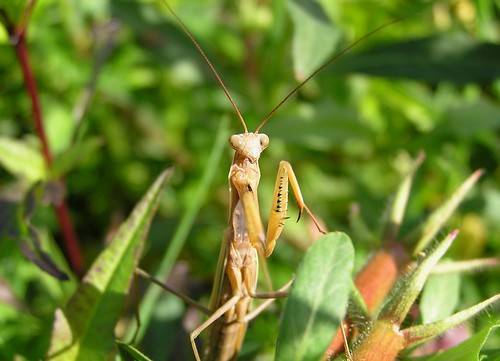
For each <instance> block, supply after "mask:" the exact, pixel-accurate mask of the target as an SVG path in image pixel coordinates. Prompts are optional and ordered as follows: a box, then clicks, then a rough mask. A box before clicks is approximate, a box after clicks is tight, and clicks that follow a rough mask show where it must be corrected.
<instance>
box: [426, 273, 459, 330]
mask: <svg viewBox="0 0 500 361" xmlns="http://www.w3.org/2000/svg"><path fill="white" fill-rule="evenodd" d="M459 296H460V275H459V274H456V273H451V274H442V275H431V276H430V277H429V278H428V279H427V282H426V283H425V286H424V289H423V291H422V299H421V300H420V311H421V312H422V323H424V324H425V323H429V322H434V321H437V320H441V319H443V318H445V317H448V316H449V315H451V314H452V313H453V311H455V309H456V307H457V305H458V301H459Z"/></svg>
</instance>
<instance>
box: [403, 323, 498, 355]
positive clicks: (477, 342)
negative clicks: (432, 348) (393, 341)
mask: <svg viewBox="0 0 500 361" xmlns="http://www.w3.org/2000/svg"><path fill="white" fill-rule="evenodd" d="M499 327H500V324H497V325H493V326H491V327H488V328H485V329H484V330H481V331H479V332H478V333H476V334H475V335H474V336H472V337H471V338H469V339H468V340H466V341H464V342H462V343H460V344H459V345H457V346H455V347H453V348H450V349H448V350H446V351H442V352H439V353H437V354H435V355H429V356H424V357H418V358H408V359H405V360H411V361H451V360H453V361H479V360H481V359H482V358H479V352H480V351H481V349H482V348H483V345H484V343H485V342H486V339H487V338H488V336H489V335H490V333H491V332H495V331H497V332H498V328H499Z"/></svg>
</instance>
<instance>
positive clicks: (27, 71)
mask: <svg viewBox="0 0 500 361" xmlns="http://www.w3.org/2000/svg"><path fill="white" fill-rule="evenodd" d="M31 4H33V3H31ZM30 10H31V9H30V8H28V9H27V10H26V11H30ZM25 18H27V17H25ZM25 25H26V24H24V26H21V27H19V28H16V27H12V28H11V29H10V30H11V34H10V35H11V37H12V38H13V39H15V48H16V54H17V57H18V58H19V63H20V64H21V69H22V72H23V77H24V84H25V86H26V91H27V92H28V95H29V98H30V100H31V106H32V111H33V119H34V122H35V128H36V131H37V134H38V137H39V138H40V142H41V143H42V152H43V156H44V159H45V163H46V165H47V168H49V169H50V166H51V165H52V154H51V153H50V148H49V144H48V141H47V137H46V136H45V129H44V126H43V124H44V122H43V117H42V111H41V106H40V101H39V97H38V88H37V86H36V82H35V77H34V75H33V72H32V71H31V67H30V63H29V57H28V49H27V46H26V36H25V29H26V28H25ZM60 182H61V183H62V184H64V182H63V180H62V179H61V180H60ZM54 207H55V210H56V214H57V219H58V222H59V227H60V229H61V233H62V235H63V240H64V242H63V243H64V247H65V251H66V257H67V258H68V262H69V264H70V266H71V269H72V270H73V271H74V272H75V274H77V275H78V276H80V277H81V276H83V258H82V252H81V249H80V244H79V242H78V238H77V236H76V233H75V231H74V228H73V224H72V223H71V219H70V216H69V211H68V208H67V206H66V203H65V200H64V198H62V199H61V201H60V203H58V204H55V205H54Z"/></svg>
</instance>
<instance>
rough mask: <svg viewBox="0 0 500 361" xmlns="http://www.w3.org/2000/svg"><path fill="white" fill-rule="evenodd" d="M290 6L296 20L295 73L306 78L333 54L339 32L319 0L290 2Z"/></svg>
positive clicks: (293, 18) (292, 15)
mask: <svg viewBox="0 0 500 361" xmlns="http://www.w3.org/2000/svg"><path fill="white" fill-rule="evenodd" d="M288 9H289V11H290V15H291V18H292V21H293V23H294V37H293V59H294V70H295V76H296V78H297V79H299V80H304V79H305V78H306V77H307V76H309V75H311V74H312V72H313V71H314V70H316V69H317V68H318V67H319V66H320V65H321V64H322V63H323V62H324V61H325V60H326V58H327V57H328V55H330V54H331V52H332V51H333V49H334V48H335V45H336V43H337V40H338V32H336V31H335V30H336V29H335V27H334V26H333V25H332V24H331V23H330V22H329V20H328V18H327V17H326V16H325V14H324V13H323V11H322V9H321V7H320V6H319V5H318V4H317V3H316V2H313V1H299V0H294V1H289V2H288Z"/></svg>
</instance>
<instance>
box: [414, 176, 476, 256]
mask: <svg viewBox="0 0 500 361" xmlns="http://www.w3.org/2000/svg"><path fill="white" fill-rule="evenodd" d="M482 174H483V171H482V170H476V171H475V172H474V173H472V174H471V175H470V176H469V177H468V178H467V179H466V180H465V181H464V182H463V183H462V184H461V185H460V187H458V189H457V190H455V192H454V193H453V194H452V195H451V197H449V198H448V199H447V200H446V202H444V203H443V204H442V205H441V206H440V207H439V208H437V209H436V210H435V211H434V212H432V213H431V214H430V215H429V216H428V217H427V219H426V220H425V222H424V223H422V224H421V225H419V226H417V227H416V228H415V229H414V230H412V231H411V232H410V234H408V235H407V236H406V237H405V238H404V242H408V243H413V242H414V241H415V240H417V239H418V242H417V245H416V246H415V249H414V250H413V254H414V255H417V254H418V253H419V252H420V251H422V250H423V249H424V248H425V247H427V245H428V244H429V242H431V241H432V240H433V239H434V237H435V236H436V234H437V233H438V232H439V230H440V229H441V227H442V226H443V225H444V223H445V222H446V221H447V220H448V219H449V218H450V217H451V215H452V214H453V212H454V211H455V210H456V209H457V207H458V205H459V204H460V203H461V202H462V201H463V199H464V198H465V196H466V195H467V193H468V192H469V190H470V189H471V188H472V187H473V186H474V184H476V182H477V180H478V179H479V177H481V175H482Z"/></svg>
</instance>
